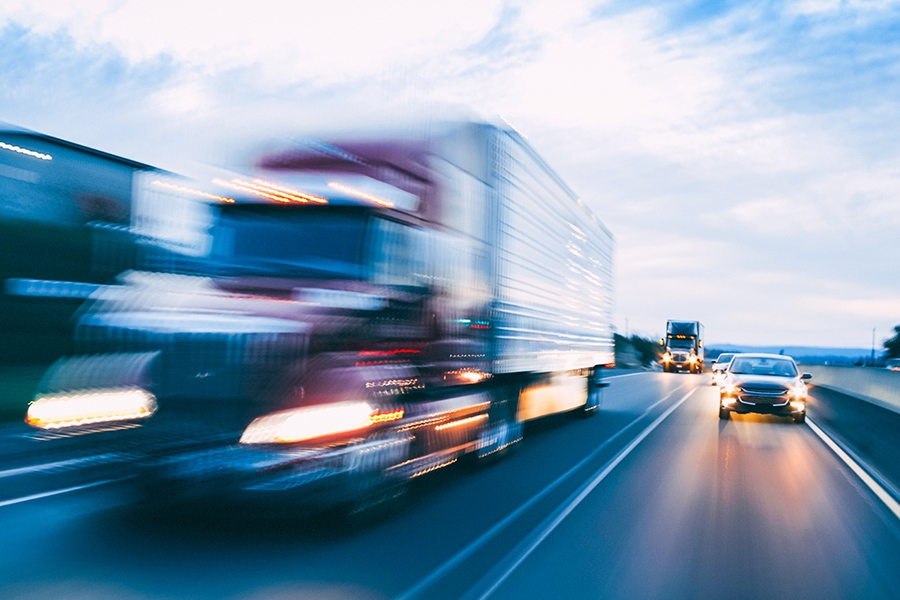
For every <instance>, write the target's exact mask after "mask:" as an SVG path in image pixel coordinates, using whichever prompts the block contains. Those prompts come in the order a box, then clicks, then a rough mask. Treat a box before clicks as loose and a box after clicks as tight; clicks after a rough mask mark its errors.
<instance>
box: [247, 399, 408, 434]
mask: <svg viewBox="0 0 900 600" xmlns="http://www.w3.org/2000/svg"><path fill="white" fill-rule="evenodd" d="M402 417H403V409H397V410H394V411H390V412H378V411H376V410H375V409H373V408H372V407H371V406H370V405H369V404H368V403H366V402H337V403H334V404H324V405H320V406H309V407H304V408H295V409H291V410H285V411H281V412H277V413H273V414H270V415H266V416H263V417H259V418H257V419H255V420H254V421H253V422H252V423H250V425H248V426H247V429H245V430H244V434H243V435H242V436H241V443H242V444H291V443H294V442H303V441H307V440H314V439H318V438H327V437H331V436H336V435H340V434H347V433H355V432H359V431H362V430H364V429H367V428H369V427H372V426H373V425H376V424H378V423H384V422H387V421H396V420H398V419H400V418H402Z"/></svg>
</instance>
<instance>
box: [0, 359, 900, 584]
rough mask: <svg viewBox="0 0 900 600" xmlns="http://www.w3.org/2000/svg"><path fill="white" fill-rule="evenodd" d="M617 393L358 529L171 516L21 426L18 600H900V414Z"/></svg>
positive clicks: (6, 517)
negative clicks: (745, 410) (745, 409)
mask: <svg viewBox="0 0 900 600" xmlns="http://www.w3.org/2000/svg"><path fill="white" fill-rule="evenodd" d="M610 383H611V386H610V387H609V388H607V390H606V391H605V395H604V400H603V402H604V403H603V407H602V411H601V413H600V414H599V415H597V416H596V417H594V418H590V419H574V418H571V417H570V416H567V415H566V416H562V417H557V418H554V419H552V420H550V421H547V422H544V423H540V424H537V425H536V426H532V427H529V428H528V429H527V430H526V438H525V441H524V443H522V444H520V445H519V446H520V447H519V448H518V449H517V451H515V452H514V453H512V454H510V455H509V456H507V457H505V458H503V459H502V460H500V461H497V462H494V463H492V464H489V465H487V466H484V467H476V466H472V465H466V464H457V465H453V466H452V467H449V468H446V469H443V470H441V471H438V472H436V473H433V474H431V475H429V476H427V477H423V478H420V479H419V480H417V481H416V482H415V485H414V486H413V487H412V489H411V491H410V493H409V494H408V496H407V498H406V499H405V500H404V501H403V502H402V503H401V504H399V505H398V506H396V507H394V511H393V512H392V513H391V514H388V515H371V516H370V517H366V518H365V519H363V520H362V521H361V522H354V523H351V524H349V525H348V524H343V525H337V524H335V523H334V522H331V521H327V520H324V519H323V518H316V519H308V518H305V517H304V515H301V514H297V515H296V516H294V515H290V514H284V513H280V512H279V513H269V512H268V511H265V510H263V509H261V510H260V511H259V512H258V513H257V514H234V513H232V512H229V511H228V510H224V509H216V508H215V507H203V509H202V510H182V509H167V510H152V507H147V506H145V505H143V504H141V503H139V502H135V497H134V494H133V493H132V492H131V488H130V485H129V482H130V480H129V479H128V477H129V476H130V475H131V473H130V472H129V468H128V461H127V455H123V456H113V455H111V454H110V453H109V452H107V451H106V450H104V451H103V452H102V453H100V454H101V456H99V457H98V456H97V453H95V454H91V445H90V443H86V442H84V441H78V442H77V443H75V442H68V444H69V445H68V446H65V447H60V445H59V444H53V440H47V441H35V440H33V439H29V438H27V437H26V436H27V434H28V432H27V429H25V427H24V425H23V426H17V425H16V426H7V427H6V428H4V429H3V430H2V431H0V531H2V532H3V536H2V537H3V542H2V545H0V597H2V598H12V599H19V598H21V599H25V598H47V597H67V598H110V599H111V598H124V599H131V598H134V599H151V598H152V599H155V598H235V599H238V598H240V599H262V598H298V597H310V598H396V597H400V598H482V597H490V598H534V597H570V598H597V597H604V598H766V599H771V598H897V597H900V512H895V511H896V510H897V509H896V506H895V507H894V508H893V509H892V505H891V504H890V502H891V500H892V498H893V496H892V494H895V493H896V490H895V489H893V488H892V487H891V486H892V485H896V484H895V483H894V481H895V479H894V478H895V477H896V475H895V473H894V469H896V466H894V465H893V461H891V460H890V458H891V456H892V455H891V453H890V447H887V449H885V446H884V445H885V444H888V445H889V444H890V443H892V442H891V441H890V440H894V439H897V438H900V436H898V435H897V434H898V433H900V420H892V419H895V418H896V417H897V416H896V415H888V414H887V411H885V413H877V412H876V413H874V414H872V415H868V413H867V412H865V411H857V410H856V409H855V408H854V407H855V406H856V404H854V402H855V401H849V403H848V400H847V399H846V397H840V395H837V394H833V393H831V392H828V391H826V390H817V389H813V400H812V401H811V403H810V409H809V415H810V422H811V424H812V427H811V426H809V425H797V424H793V423H791V422H790V421H789V420H787V419H779V418H776V417H768V416H760V415H735V416H733V417H732V419H731V420H729V421H720V420H719V419H718V418H717V398H718V390H717V388H715V387H712V386H710V385H709V376H708V375H676V374H664V373H640V374H633V375H624V376H618V377H615V378H612V379H611V380H610ZM866 410H868V407H867V408H866ZM817 414H818V415H821V418H820V419H819V420H818V421H817ZM841 415H846V421H847V422H848V423H850V424H852V427H850V428H849V429H848V430H847V431H840V427H841V423H842V418H841ZM867 415H868V416H867ZM860 419H868V422H862V423H860V422H859V420H860ZM867 423H868V424H867ZM817 425H818V429H819V431H821V432H822V434H823V435H824V436H825V437H826V438H828V439H835V440H837V443H838V446H837V447H842V448H845V449H846V450H847V451H848V452H849V454H846V453H845V454H844V456H847V457H849V459H850V461H851V462H853V457H855V458H856V460H857V461H858V462H859V463H862V465H863V473H864V475H863V477H861V476H860V475H859V474H858V473H856V472H854V470H853V469H852V468H851V466H850V465H848V463H847V462H845V461H844V460H842V458H841V456H839V453H838V452H836V451H835V449H833V448H832V447H830V446H829V445H828V444H827V443H826V442H825V441H823V438H822V437H820V435H818V434H817V433H816V431H815V430H814V428H816V426H817ZM873 432H875V433H873ZM864 434H865V435H864ZM866 436H868V437H866ZM873 439H874V441H873ZM854 440H861V441H860V442H859V443H858V444H855V443H854ZM893 443H896V442H893ZM113 454H114V453H113ZM870 456H871V457H872V460H871V464H870V463H869V462H868V457H870ZM893 456H894V457H895V456H897V455H896V454H894V455H893ZM854 464H856V463H854ZM865 472H871V473H872V474H873V475H874V481H875V482H876V487H877V486H878V482H879V481H880V482H882V483H883V484H884V485H885V486H887V487H886V488H884V487H882V488H879V489H882V490H884V489H887V492H885V494H886V495H884V496H883V497H881V498H880V497H879V496H878V495H877V493H876V491H877V490H876V491H873V488H871V487H870V486H869V485H867V484H866V483H865V482H864V477H865ZM870 480H872V478H870Z"/></svg>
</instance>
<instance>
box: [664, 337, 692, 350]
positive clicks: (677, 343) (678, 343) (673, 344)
mask: <svg viewBox="0 0 900 600" xmlns="http://www.w3.org/2000/svg"><path fill="white" fill-rule="evenodd" d="M693 347H694V340H685V339H681V340H680V339H678V338H671V339H670V340H669V348H693Z"/></svg>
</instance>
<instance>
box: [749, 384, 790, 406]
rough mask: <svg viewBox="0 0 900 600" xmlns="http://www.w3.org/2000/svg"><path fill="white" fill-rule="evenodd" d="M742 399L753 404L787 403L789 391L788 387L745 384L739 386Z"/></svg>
mask: <svg viewBox="0 0 900 600" xmlns="http://www.w3.org/2000/svg"><path fill="white" fill-rule="evenodd" d="M738 389H739V391H740V399H741V400H742V401H744V402H748V403H751V404H778V405H781V404H786V403H787V400H788V398H787V396H788V391H787V390H786V389H783V388H782V389H772V388H758V387H753V386H743V387H740V388H738Z"/></svg>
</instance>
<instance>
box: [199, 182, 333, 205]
mask: <svg viewBox="0 0 900 600" xmlns="http://www.w3.org/2000/svg"><path fill="white" fill-rule="evenodd" d="M213 183H215V184H216V185H221V186H223V187H227V188H231V189H233V190H238V191H240V192H248V193H250V194H253V195H255V196H259V197H261V198H267V199H269V200H274V201H275V202H281V203H284V204H286V203H288V202H298V203H300V204H306V203H308V202H315V203H316V204H327V203H328V199H327V198H322V197H321V196H314V195H312V194H306V193H304V192H299V191H297V190H292V189H290V188H286V187H282V186H277V185H275V184H271V183H269V182H266V181H262V180H260V179H254V180H253V181H252V182H251V181H244V180H242V179H232V180H231V181H225V180H224V179H213Z"/></svg>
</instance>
